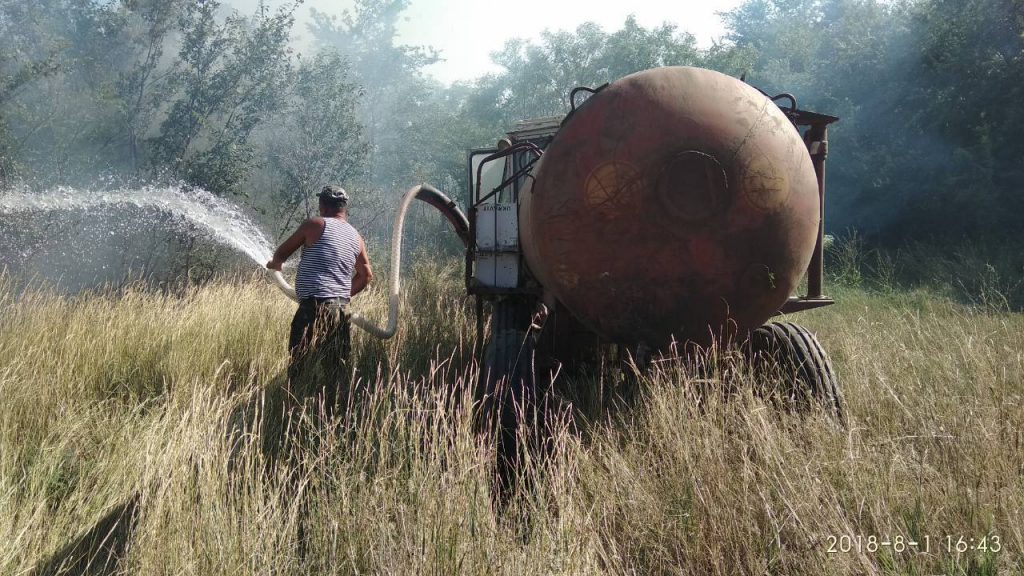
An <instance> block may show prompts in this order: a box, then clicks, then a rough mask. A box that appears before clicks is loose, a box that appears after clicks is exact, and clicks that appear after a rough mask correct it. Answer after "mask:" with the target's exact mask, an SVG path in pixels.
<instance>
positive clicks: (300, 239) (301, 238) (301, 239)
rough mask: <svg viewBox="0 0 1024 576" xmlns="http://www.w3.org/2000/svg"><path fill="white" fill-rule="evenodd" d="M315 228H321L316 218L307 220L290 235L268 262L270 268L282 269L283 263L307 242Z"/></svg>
mask: <svg viewBox="0 0 1024 576" xmlns="http://www.w3.org/2000/svg"><path fill="white" fill-rule="evenodd" d="M314 230H319V227H318V225H317V222H316V220H315V219H310V220H306V221H305V222H303V223H302V224H301V225H300V226H299V229H298V230H296V231H295V233H294V234H292V235H291V236H289V237H288V238H287V239H286V240H285V241H284V242H282V243H281V245H280V246H278V247H277V250H275V251H274V257H273V259H271V260H270V262H267V268H269V269H270V270H280V269H281V265H282V264H284V263H285V261H286V260H288V258H290V257H291V255H292V254H294V253H295V251H296V250H298V249H299V248H301V247H302V246H303V245H304V244H307V239H308V238H309V237H310V234H311V233H312V232H313V231H314Z"/></svg>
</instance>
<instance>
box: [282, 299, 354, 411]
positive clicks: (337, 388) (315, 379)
mask: <svg viewBox="0 0 1024 576" xmlns="http://www.w3.org/2000/svg"><path fill="white" fill-rule="evenodd" d="M346 308H347V303H346V302H345V301H344V300H342V299H340V298H328V299H314V298H307V299H303V300H302V301H300V302H299V309H298V310H296V312H295V317H294V318H292V326H291V332H290V333H289V336H288V351H289V354H290V355H291V362H290V364H289V366H288V381H289V385H290V388H291V393H292V394H293V396H294V397H295V399H296V400H298V401H300V402H302V401H304V400H305V399H307V398H310V397H312V396H314V395H316V394H318V393H319V392H320V391H321V390H323V392H324V400H325V407H326V409H327V411H328V413H332V412H333V411H334V409H335V408H336V407H337V403H338V400H339V392H341V393H342V394H341V395H340V400H341V401H343V402H345V401H346V398H347V390H348V381H347V380H348V378H349V377H350V376H349V375H350V374H351V370H350V369H349V365H348V364H349V352H350V350H351V336H350V333H349V332H350V328H349V326H350V325H349V317H348V311H347V310H346Z"/></svg>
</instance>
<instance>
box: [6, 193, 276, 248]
mask: <svg viewBox="0 0 1024 576" xmlns="http://www.w3.org/2000/svg"><path fill="white" fill-rule="evenodd" d="M118 207H135V208H141V209H155V210H159V211H162V212H165V213H167V214H170V215H172V216H174V217H177V218H181V219H183V220H185V221H187V222H189V223H191V224H192V225H194V226H196V227H197V228H199V229H201V230H204V231H205V232H207V233H209V235H210V236H211V237H213V238H214V239H215V240H217V241H218V242H221V243H223V244H225V245H227V246H230V247H231V248H233V249H235V250H237V251H239V252H241V253H242V254H245V255H246V256H248V257H249V258H251V259H252V260H253V261H254V262H256V263H257V264H259V265H263V264H264V263H266V262H267V261H268V260H270V257H271V253H272V250H273V249H272V247H271V244H270V241H269V240H268V239H267V236H266V235H265V234H264V233H263V231H262V230H260V229H259V227H258V226H256V224H255V223H254V222H253V221H252V220H251V219H249V218H248V217H247V216H246V215H245V214H244V213H242V211H241V210H240V209H239V208H238V207H237V206H235V205H234V204H232V203H230V202H228V201H226V200H224V199H223V198H218V197H217V196H214V195H213V194H212V193H210V192H208V191H206V190H202V189H197V188H188V187H185V186H180V185H179V186H142V187H138V188H115V189H111V190H82V189H77V188H72V187H65V186H60V187H57V188H53V189H51V190H47V191H45V192H32V191H27V190H12V191H8V192H3V193H0V215H5V214H19V213H33V212H39V213H42V212H58V211H59V212H86V213H88V212H89V211H93V210H116V209H117V208H118ZM109 235H110V236H117V235H118V231H117V230H110V231H109Z"/></svg>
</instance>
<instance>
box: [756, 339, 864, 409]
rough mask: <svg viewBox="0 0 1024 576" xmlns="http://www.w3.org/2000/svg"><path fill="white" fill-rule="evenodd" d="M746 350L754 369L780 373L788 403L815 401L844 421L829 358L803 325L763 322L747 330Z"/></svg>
mask: <svg viewBox="0 0 1024 576" xmlns="http://www.w3.org/2000/svg"><path fill="white" fill-rule="evenodd" d="M746 353H747V357H748V359H749V361H750V362H751V364H752V365H753V367H754V369H755V370H756V371H757V372H759V373H764V372H767V373H769V374H771V373H772V372H773V371H774V372H776V373H778V374H780V375H781V376H782V378H783V382H784V383H786V384H788V385H789V388H788V389H784V390H782V392H783V393H784V396H785V399H786V400H787V401H788V402H790V403H791V406H796V407H801V408H806V407H808V406H809V405H810V403H811V402H816V403H818V404H820V405H821V406H822V407H823V408H824V409H825V410H826V411H828V412H829V413H830V414H832V415H833V416H835V417H836V418H837V419H838V421H839V422H840V423H844V422H845V407H844V406H843V398H842V394H841V393H840V390H839V382H838V381H837V380H836V375H835V371H834V370H833V369H832V362H831V361H830V360H829V358H828V354H826V353H825V350H824V349H822V347H821V344H820V343H819V342H818V339H817V338H815V337H814V334H812V333H811V332H810V331H808V330H807V329H806V328H804V327H803V326H800V325H798V324H794V323H792V322H772V323H770V324H765V325H764V326H761V327H760V328H758V329H757V330H754V331H753V332H752V333H751V334H750V340H749V341H748V342H747V347H746Z"/></svg>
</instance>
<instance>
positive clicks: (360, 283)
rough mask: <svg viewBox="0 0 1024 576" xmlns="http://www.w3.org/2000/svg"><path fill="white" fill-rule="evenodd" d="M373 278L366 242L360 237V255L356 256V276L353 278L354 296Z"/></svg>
mask: <svg viewBox="0 0 1024 576" xmlns="http://www.w3.org/2000/svg"><path fill="white" fill-rule="evenodd" d="M370 280H373V270H372V269H371V268H370V255H369V254H367V252H366V243H365V242H363V239H362V238H360V239H359V256H356V266H355V277H353V278H352V296H355V295H356V294H359V293H360V292H362V291H363V289H364V288H366V286H367V285H368V284H369V283H370Z"/></svg>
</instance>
